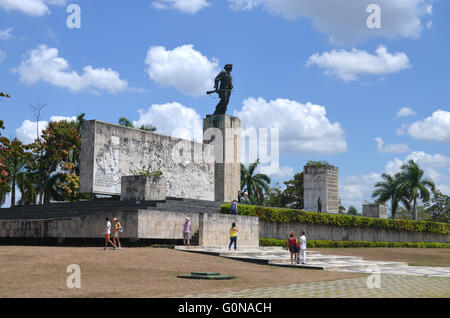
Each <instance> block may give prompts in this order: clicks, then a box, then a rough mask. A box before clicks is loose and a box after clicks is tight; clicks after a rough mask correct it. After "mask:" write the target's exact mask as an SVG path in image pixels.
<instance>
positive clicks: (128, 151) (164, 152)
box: [80, 120, 215, 201]
mask: <svg viewBox="0 0 450 318" xmlns="http://www.w3.org/2000/svg"><path fill="white" fill-rule="evenodd" d="M214 159H215V151H214V147H213V146H209V145H204V144H200V143H196V142H191V141H187V140H182V139H178V138H172V137H169V136H164V135H159V134H155V133H152V132H146V131H142V130H139V129H133V128H127V127H123V126H119V125H114V124H109V123H104V122H101V121H96V120H91V121H86V122H84V123H83V129H82V141H81V155H80V170H81V182H80V183H81V184H80V187H81V189H80V190H81V192H82V193H96V194H108V195H120V194H121V177H122V176H129V175H133V171H135V170H136V169H142V168H144V167H148V166H149V165H150V166H151V167H152V169H161V170H162V172H163V176H164V178H165V179H166V194H167V196H170V197H180V198H189V199H201V200H209V201H214V199H215V194H214V190H215V189H214V169H215V167H214Z"/></svg>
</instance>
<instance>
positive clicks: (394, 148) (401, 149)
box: [374, 137, 409, 153]
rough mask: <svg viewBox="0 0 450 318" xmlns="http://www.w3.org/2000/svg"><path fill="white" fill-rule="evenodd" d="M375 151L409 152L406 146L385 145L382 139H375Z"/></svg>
mask: <svg viewBox="0 0 450 318" xmlns="http://www.w3.org/2000/svg"><path fill="white" fill-rule="evenodd" d="M374 140H375V142H376V143H377V150H378V152H379V153H405V152H408V151H409V147H408V145H407V144H391V145H385V144H384V141H383V139H381V138H380V137H376V138H375V139H374Z"/></svg>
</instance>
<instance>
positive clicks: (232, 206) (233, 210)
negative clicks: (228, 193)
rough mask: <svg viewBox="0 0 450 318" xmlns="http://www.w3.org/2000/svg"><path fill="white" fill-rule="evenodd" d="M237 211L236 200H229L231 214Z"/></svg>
mask: <svg viewBox="0 0 450 318" xmlns="http://www.w3.org/2000/svg"><path fill="white" fill-rule="evenodd" d="M237 213H238V208H237V201H236V200H233V202H231V214H233V215H237Z"/></svg>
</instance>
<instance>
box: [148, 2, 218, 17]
mask: <svg viewBox="0 0 450 318" xmlns="http://www.w3.org/2000/svg"><path fill="white" fill-rule="evenodd" d="M152 6H153V7H154V8H156V9H161V10H167V9H173V10H178V11H181V12H186V13H192V14H193V13H197V12H198V11H200V10H202V9H205V8H206V7H209V6H210V3H209V2H208V1H207V0H157V1H153V2H152Z"/></svg>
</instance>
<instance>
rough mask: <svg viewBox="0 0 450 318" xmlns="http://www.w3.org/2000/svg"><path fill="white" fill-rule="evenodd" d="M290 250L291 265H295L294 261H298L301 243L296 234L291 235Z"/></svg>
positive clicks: (289, 240)
mask: <svg viewBox="0 0 450 318" xmlns="http://www.w3.org/2000/svg"><path fill="white" fill-rule="evenodd" d="M288 249H289V252H291V264H292V265H294V261H297V256H298V251H299V243H298V241H297V238H296V237H295V235H294V232H291V233H289V239H288Z"/></svg>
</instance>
